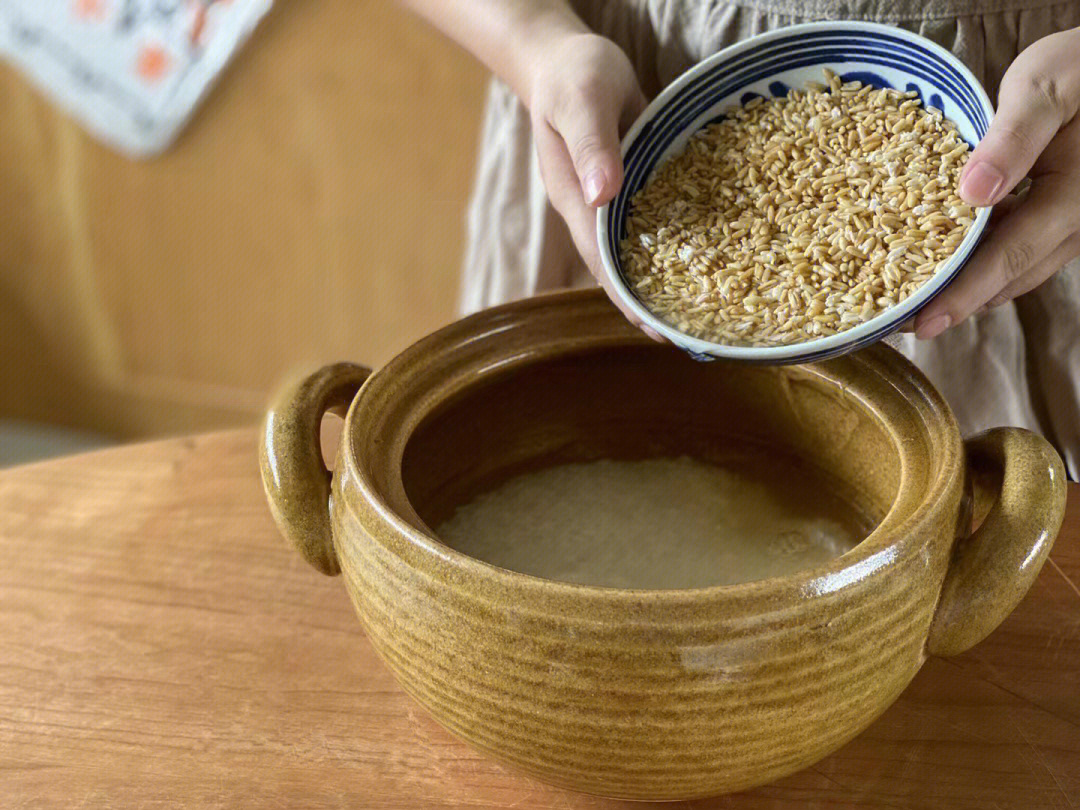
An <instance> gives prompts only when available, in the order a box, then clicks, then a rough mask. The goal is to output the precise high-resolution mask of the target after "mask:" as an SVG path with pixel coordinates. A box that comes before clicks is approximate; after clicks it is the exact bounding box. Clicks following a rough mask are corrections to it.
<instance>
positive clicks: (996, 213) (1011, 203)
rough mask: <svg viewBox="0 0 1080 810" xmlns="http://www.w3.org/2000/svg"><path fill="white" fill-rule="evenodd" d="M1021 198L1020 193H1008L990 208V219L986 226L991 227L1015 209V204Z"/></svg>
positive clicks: (1018, 202)
mask: <svg viewBox="0 0 1080 810" xmlns="http://www.w3.org/2000/svg"><path fill="white" fill-rule="evenodd" d="M1022 200H1023V196H1021V195H1020V194H1010V195H1009V196H1007V197H1005V198H1004V199H1003V200H1002V201H1001V202H999V203H998V204H997V205H995V206H994V207H993V208H992V209H991V210H990V221H989V222H988V223H987V224H986V227H988V228H993V227H994V226H995V225H997V224H998V223H999V222H1001V220H1003V219H1004V218H1005V217H1006V216H1008V215H1009V214H1011V213H1012V212H1013V211H1015V210H1016V206H1017V205H1019V204H1020V202H1021V201H1022Z"/></svg>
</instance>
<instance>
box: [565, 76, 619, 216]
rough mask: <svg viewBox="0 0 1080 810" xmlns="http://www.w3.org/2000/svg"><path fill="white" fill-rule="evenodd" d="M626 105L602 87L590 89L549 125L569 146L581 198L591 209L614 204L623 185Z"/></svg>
mask: <svg viewBox="0 0 1080 810" xmlns="http://www.w3.org/2000/svg"><path fill="white" fill-rule="evenodd" d="M622 101H623V99H618V100H616V99H614V98H611V97H610V95H605V94H604V92H603V91H602V90H601V89H600V88H598V87H597V88H593V87H591V86H586V87H585V88H583V89H581V90H580V91H579V92H578V93H576V94H573V96H572V97H570V98H568V99H567V100H566V101H565V102H564V103H562V104H560V105H559V106H558V107H557V108H556V110H555V111H554V113H553V115H552V119H551V121H550V122H549V123H550V124H551V126H552V127H553V128H554V130H555V131H556V132H558V133H559V135H561V136H562V139H563V141H565V143H566V149H567V151H568V152H569V155H570V159H571V161H572V163H573V168H574V173H575V174H576V175H577V180H578V183H579V187H580V189H581V191H580V194H581V196H582V197H583V199H584V200H585V202H586V203H587V204H588V205H592V206H601V205H604V204H605V203H608V202H610V201H611V199H612V197H614V196H615V195H616V194H617V193H618V191H619V187H620V186H621V185H622V179H623V166H622V150H621V148H620V144H619V123H620V120H619V119H620V112H621V107H622V106H623V105H622V104H621V102H622Z"/></svg>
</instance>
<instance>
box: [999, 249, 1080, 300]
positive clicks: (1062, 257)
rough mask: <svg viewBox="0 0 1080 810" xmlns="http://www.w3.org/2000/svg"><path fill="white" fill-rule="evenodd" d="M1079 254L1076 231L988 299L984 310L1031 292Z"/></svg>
mask: <svg viewBox="0 0 1080 810" xmlns="http://www.w3.org/2000/svg"><path fill="white" fill-rule="evenodd" d="M1078 256H1080V233H1074V234H1073V235H1072V236H1070V237H1069V238H1068V239H1066V240H1065V241H1064V242H1062V243H1061V244H1060V245H1058V246H1057V247H1056V248H1055V249H1054V250H1053V251H1052V252H1051V253H1050V255H1049V256H1047V257H1046V258H1045V259H1043V260H1042V261H1041V262H1039V263H1038V264H1037V265H1035V267H1032V268H1031V270H1030V271H1029V272H1028V273H1026V274H1025V275H1024V277H1023V278H1020V279H1017V280H1016V281H1014V282H1012V283H1011V284H1009V285H1008V286H1007V287H1005V289H1004V290H1002V291H1001V292H999V293H998V294H997V295H995V296H994V297H993V298H991V299H990V300H989V301H987V302H986V304H985V305H984V306H983V308H982V311H988V310H991V309H995V308H997V307H1000V306H1001V305H1002V304H1005V303H1008V302H1009V301H1012V300H1013V299H1014V298H1019V297H1020V296H1021V295H1024V294H1026V293H1029V292H1031V291H1032V290H1034V289H1035V288H1036V287H1038V286H1039V285H1040V284H1043V283H1045V282H1046V281H1047V280H1048V279H1049V278H1050V277H1051V276H1052V275H1054V274H1055V273H1057V272H1058V271H1059V270H1060V269H1061V268H1062V267H1064V266H1065V265H1067V264H1068V263H1069V262H1071V261H1072V260H1073V259H1075V258H1077V257H1078Z"/></svg>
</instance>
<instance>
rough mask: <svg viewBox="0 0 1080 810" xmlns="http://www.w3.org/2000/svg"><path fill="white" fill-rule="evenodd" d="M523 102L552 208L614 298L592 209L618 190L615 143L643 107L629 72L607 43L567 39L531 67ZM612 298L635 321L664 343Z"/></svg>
mask: <svg viewBox="0 0 1080 810" xmlns="http://www.w3.org/2000/svg"><path fill="white" fill-rule="evenodd" d="M526 103H527V104H528V107H529V111H530V114H531V116H532V126H533V134H534V136H535V138H536V146H537V150H538V151H539V154H540V170H541V174H542V175H543V178H544V185H545V186H546V187H547V191H548V196H549V197H550V199H551V203H552V205H553V206H554V207H555V210H556V211H558V212H559V214H560V215H562V218H563V219H564V220H566V224H567V226H568V227H569V229H570V234H571V236H572V237H573V239H574V244H575V245H576V246H577V249H578V252H579V253H581V256H582V258H583V259H584V260H585V263H586V264H587V265H588V267H589V270H590V271H591V272H592V274H593V275H594V276H595V277H596V279H597V281H599V282H600V283H601V285H603V286H604V287H605V289H607V291H608V294H609V296H611V290H610V289H609V288H608V285H607V282H605V281H604V276H603V274H602V273H601V272H600V251H599V248H598V246H597V241H596V209H597V208H599V207H600V206H602V205H604V204H605V203H607V202H610V200H611V199H612V198H613V197H614V196H615V194H616V193H617V192H618V190H619V187H620V186H621V185H622V181H623V165H622V152H621V149H620V138H621V135H622V133H623V132H625V131H626V129H627V127H629V126H630V124H632V123H633V121H634V119H635V118H637V116H638V115H639V114H640V113H641V111H642V110H643V109H645V97H644V96H643V95H642V92H641V88H640V87H639V86H638V81H637V76H636V75H635V74H634V68H633V66H632V65H631V64H630V60H629V59H628V58H627V57H626V54H625V53H623V51H622V49H621V48H619V46H618V45H616V44H615V43H614V42H612V41H611V40H609V39H606V38H604V37H601V36H598V35H596V34H583V33H582V34H573V35H569V36H565V37H562V38H561V39H559V40H558V41H557V42H555V43H554V44H553V45H552V46H551V47H548V48H546V49H545V50H544V52H543V53H542V54H541V55H540V56H539V58H538V60H537V61H536V67H535V71H534V73H533V76H532V82H531V84H530V87H529V92H528V98H527V99H526ZM611 297H612V300H614V301H615V303H616V304H617V305H619V307H620V309H622V310H623V314H624V315H626V317H627V318H629V319H630V321H631V322H632V323H634V324H636V325H637V326H640V327H641V328H642V329H644V331H645V332H646V333H647V334H649V336H650V337H652V338H654V339H655V340H660V339H661V338H660V337H659V335H657V334H656V333H655V332H654V331H653V330H651V329H649V328H648V327H645V326H643V325H642V324H641V323H640V321H639V320H638V318H637V317H636V316H635V315H634V314H633V313H632V312H630V311H629V310H628V309H625V308H623V307H622V305H620V304H619V302H618V301H617V300H615V298H614V296H611Z"/></svg>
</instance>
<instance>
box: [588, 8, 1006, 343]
mask: <svg viewBox="0 0 1080 810" xmlns="http://www.w3.org/2000/svg"><path fill="white" fill-rule="evenodd" d="M825 68H829V69H831V70H832V71H834V72H835V73H836V74H838V75H839V76H840V78H841V80H842V81H845V82H847V81H854V80H858V81H860V82H862V83H863V84H870V85H873V86H874V87H879V88H880V87H892V88H895V89H897V90H902V91H912V90H914V91H916V92H917V93H918V94H919V96H920V97H921V99H922V103H923V104H924V105H925V106H928V107H936V108H938V109H939V110H942V112H943V113H944V115H945V117H946V118H948V119H949V120H951V121H952V122H953V123H954V124H956V127H957V129H958V130H959V132H960V135H961V137H963V138H964V140H966V141H967V142H968V143H969V144H971V145H972V146H973V147H974V145H975V144H976V143H978V142H979V140H980V139H981V138H982V137H983V135H985V134H986V130H987V128H988V127H989V126H990V119H991V118H992V117H993V114H994V109H993V105H992V104H991V103H990V99H989V98H988V97H987V95H986V91H985V90H984V89H983V87H982V85H980V84H979V82H978V80H977V79H976V78H975V76H973V75H972V73H971V71H969V70H968V69H967V68H966V67H965V66H964V65H963V63H962V62H960V60H958V59H957V58H956V57H955V56H953V55H952V54H951V53H949V52H948V51H946V50H945V49H944V48H942V47H940V46H938V45H936V44H935V43H933V42H931V41H929V40H927V39H925V38H924V37H921V36H918V35H917V34H911V33H908V32H907V31H903V30H900V29H898V28H893V27H891V26H887V25H877V24H874V23H863V22H823V23H809V24H806V25H795V26H791V27H789V28H782V29H780V30H777V31H771V32H769V33H767V34H762V35H760V36H756V37H753V38H751V39H748V40H745V41H743V42H740V43H738V44H737V45H733V46H731V47H730V48H726V49H724V50H723V51H720V52H719V53H717V54H715V55H713V56H710V57H709V58H708V59H705V60H704V61H703V62H701V63H699V64H698V65H696V66H695V67H693V68H691V69H690V70H688V71H687V72H686V73H684V74H683V75H682V76H680V77H679V78H678V79H676V80H675V81H674V82H673V83H672V84H671V85H669V86H668V87H667V88H666V89H665V90H664V91H663V92H662V93H661V94H660V95H659V96H657V97H656V99H655V100H654V101H653V102H652V104H650V105H649V106H648V108H647V109H646V110H645V112H643V113H642V114H641V117H640V118H638V120H637V121H636V122H635V123H634V125H633V126H632V127H631V128H630V131H629V132H628V133H627V135H626V138H625V139H624V140H623V161H624V166H625V180H624V182H623V187H622V189H621V190H620V191H619V194H618V196H616V197H615V199H614V200H612V201H611V202H610V203H609V204H608V205H605V206H604V207H603V208H601V209H600V210H599V211H598V213H597V236H598V239H599V243H600V256H601V260H602V264H603V271H604V272H605V273H606V274H607V276H608V279H609V281H610V282H611V283H610V284H609V285H608V287H609V289H610V290H612V291H613V294H614V295H617V296H618V297H619V298H620V299H621V300H622V301H623V302H625V304H626V306H627V307H629V309H631V310H632V311H633V312H634V313H635V314H636V315H637V316H638V317H639V318H640V319H641V321H642V322H644V323H645V324H647V325H648V326H650V327H652V328H653V329H654V330H656V331H657V332H659V333H660V334H661V335H663V336H664V337H665V338H667V339H668V340H669V341H671V342H672V343H674V344H675V345H676V346H679V347H681V348H683V349H685V350H686V351H687V352H689V353H690V354H691V355H692V356H694V357H696V358H698V359H701V360H710V359H713V358H725V359H730V360H742V361H747V362H756V363H777V364H779V363H806V362H810V361H812V360H820V359H822V358H825V357H831V356H833V355H837V354H843V353H845V352H849V351H852V350H854V349H858V348H860V347H862V346H866V345H868V344H870V343H873V342H874V341H877V340H879V339H881V338H883V337H885V336H886V335H888V334H890V333H891V332H894V331H896V330H897V329H899V328H900V327H901V326H902V325H903V324H904V323H905V322H906V321H908V320H910V319H911V318H912V317H913V316H914V315H915V313H916V312H917V311H918V310H919V309H921V308H922V307H923V306H925V305H926V304H927V302H929V301H930V299H932V298H933V297H934V296H935V295H937V294H938V293H939V292H940V291H941V290H942V289H943V288H944V287H945V286H946V285H947V284H948V283H949V282H950V281H952V280H953V278H955V277H956V275H957V273H959V272H960V269H961V268H962V267H963V266H964V264H965V262H967V260H968V258H969V257H970V256H971V254H972V252H973V251H974V249H975V245H976V244H977V243H978V241H979V238H980V237H981V235H982V233H983V231H984V229H985V228H986V223H987V221H988V220H989V218H990V209H988V208H983V209H980V210H979V211H978V214H977V216H976V218H975V221H974V224H973V225H972V227H971V228H970V229H969V230H968V233H967V235H966V236H965V238H964V240H963V241H962V242H961V243H960V246H959V247H958V248H957V250H956V252H955V253H954V254H953V255H952V256H951V257H950V258H949V259H947V260H946V261H944V262H942V264H941V266H940V267H939V268H938V270H937V272H936V273H935V274H934V276H933V277H932V278H931V279H930V280H929V281H928V282H927V283H926V284H924V285H923V286H922V287H921V288H920V289H919V290H918V291H917V292H916V293H915V294H914V295H912V296H911V297H909V298H907V299H906V300H904V301H903V302H902V303H900V304H898V305H896V306H894V307H892V308H890V309H888V310H886V311H885V312H883V313H881V314H880V315H878V316H876V317H874V318H872V319H870V320H869V321H867V322H866V323H862V324H859V325H858V326H855V327H852V328H851V329H848V330H847V331H845V332H841V333H839V334H836V335H829V336H827V337H822V338H816V339H814V340H808V341H804V342H802V343H793V344H788V345H780V346H734V345H726V344H722V343H711V342H709V341H705V340H700V339H698V338H694V337H691V336H689V335H686V334H683V333H682V332H680V331H679V330H678V329H676V328H675V327H674V326H671V325H669V324H668V323H666V322H665V321H663V320H661V319H660V318H658V317H657V316H656V315H653V314H652V312H650V311H649V310H648V308H646V307H645V305H644V304H643V303H642V302H641V301H640V300H639V299H638V298H637V296H636V295H635V294H634V293H633V291H632V290H631V289H630V287H629V285H628V284H627V283H626V280H625V279H624V277H623V275H622V268H621V267H620V262H619V242H620V241H621V239H622V238H623V237H624V236H625V235H626V230H625V222H626V214H627V211H628V209H629V205H630V198H631V197H632V196H633V195H634V194H636V193H637V192H638V191H639V190H640V189H641V188H642V187H643V186H644V185H645V184H646V182H647V181H648V179H649V178H650V176H651V175H652V173H653V171H654V170H655V169H656V168H657V167H658V166H659V165H660V164H661V163H663V162H664V160H666V159H667V158H668V157H670V156H672V155H674V154H677V153H679V152H681V151H682V150H683V148H684V147H685V146H686V143H687V141H688V140H689V139H690V137H691V136H692V135H693V134H694V133H695V132H697V131H698V130H699V129H701V128H702V127H704V126H705V125H706V124H709V123H711V122H713V121H716V120H717V119H719V118H721V117H722V115H723V112H724V111H725V110H727V109H729V108H730V107H732V106H734V105H735V104H744V103H746V102H748V101H750V100H751V99H753V98H755V97H756V96H765V97H769V96H783V95H786V94H787V92H788V90H789V89H791V88H800V87H802V86H803V85H804V84H806V82H808V81H818V82H820V81H821V80H822V73H823V71H824V69H825Z"/></svg>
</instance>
